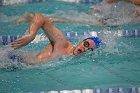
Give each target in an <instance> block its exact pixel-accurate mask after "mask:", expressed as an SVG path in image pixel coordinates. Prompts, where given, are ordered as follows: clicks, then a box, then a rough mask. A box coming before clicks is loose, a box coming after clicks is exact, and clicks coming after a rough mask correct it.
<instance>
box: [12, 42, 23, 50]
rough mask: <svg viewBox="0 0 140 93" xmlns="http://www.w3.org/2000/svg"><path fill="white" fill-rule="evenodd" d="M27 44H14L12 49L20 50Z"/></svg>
mask: <svg viewBox="0 0 140 93" xmlns="http://www.w3.org/2000/svg"><path fill="white" fill-rule="evenodd" d="M25 45H26V44H24V43H21V44H13V45H12V47H13V48H14V49H18V48H21V47H23V46H25Z"/></svg>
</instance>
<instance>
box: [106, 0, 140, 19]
mask: <svg viewBox="0 0 140 93" xmlns="http://www.w3.org/2000/svg"><path fill="white" fill-rule="evenodd" d="M118 1H126V2H130V3H132V4H135V5H137V6H140V0H106V2H107V3H108V4H112V3H116V2H118ZM132 17H135V18H136V17H140V9H136V10H135V11H134V12H133V14H132Z"/></svg>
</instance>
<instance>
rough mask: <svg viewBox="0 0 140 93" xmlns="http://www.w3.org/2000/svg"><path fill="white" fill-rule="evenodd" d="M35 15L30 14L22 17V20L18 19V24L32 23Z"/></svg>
mask: <svg viewBox="0 0 140 93" xmlns="http://www.w3.org/2000/svg"><path fill="white" fill-rule="evenodd" d="M33 16H34V15H33V14H32V13H28V14H25V15H24V16H22V17H20V18H17V19H16V20H15V22H16V23H21V22H30V21H31V20H32V18H33Z"/></svg>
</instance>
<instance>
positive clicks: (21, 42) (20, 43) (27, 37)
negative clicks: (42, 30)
mask: <svg viewBox="0 0 140 93" xmlns="http://www.w3.org/2000/svg"><path fill="white" fill-rule="evenodd" d="M33 39H34V37H33V36H31V35H25V36H23V37H21V38H18V39H17V40H15V41H14V42H12V47H13V48H15V49H17V48H21V47H23V46H25V45H27V44H28V43H30V42H31V41H32V40H33Z"/></svg>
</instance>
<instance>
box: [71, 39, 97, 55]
mask: <svg viewBox="0 0 140 93" xmlns="http://www.w3.org/2000/svg"><path fill="white" fill-rule="evenodd" d="M88 49H92V50H93V49H95V43H94V42H93V41H92V40H90V39H86V40H83V41H81V42H80V43H79V44H78V45H77V46H76V48H75V49H74V51H73V54H74V55H78V54H81V53H83V52H86V51H87V50H88Z"/></svg>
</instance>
